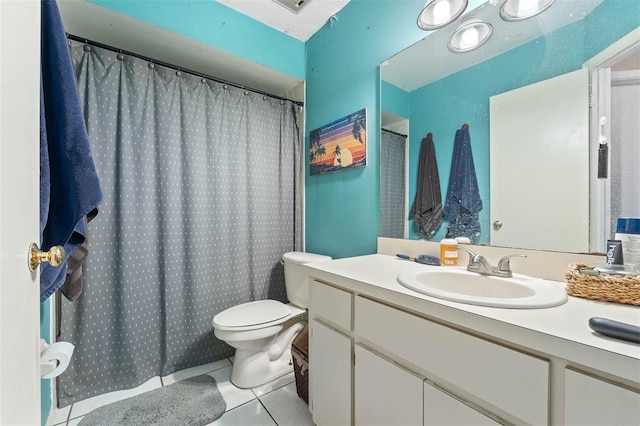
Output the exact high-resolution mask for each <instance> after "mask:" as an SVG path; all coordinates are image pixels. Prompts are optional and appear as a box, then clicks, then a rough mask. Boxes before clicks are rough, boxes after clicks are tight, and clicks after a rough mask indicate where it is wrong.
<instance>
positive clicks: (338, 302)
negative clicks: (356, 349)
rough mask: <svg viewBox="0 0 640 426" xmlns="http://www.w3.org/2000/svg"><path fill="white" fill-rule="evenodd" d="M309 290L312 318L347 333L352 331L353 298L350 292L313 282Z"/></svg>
mask: <svg viewBox="0 0 640 426" xmlns="http://www.w3.org/2000/svg"><path fill="white" fill-rule="evenodd" d="M309 285H310V287H311V288H310V289H309V311H310V313H311V315H312V316H314V317H316V316H319V317H322V319H323V320H325V321H326V322H329V323H331V324H333V325H336V326H338V327H339V328H342V329H344V330H347V331H351V330H352V320H351V318H352V315H351V298H352V294H351V293H349V292H348V291H344V290H340V289H338V288H335V287H331V286H329V285H326V284H323V283H321V282H319V281H316V280H313V281H312V282H311V283H310V284H309Z"/></svg>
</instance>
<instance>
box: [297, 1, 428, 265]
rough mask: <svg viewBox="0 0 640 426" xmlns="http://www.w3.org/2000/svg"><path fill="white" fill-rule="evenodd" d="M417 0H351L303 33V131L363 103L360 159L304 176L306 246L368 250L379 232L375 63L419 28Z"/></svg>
mask: <svg viewBox="0 0 640 426" xmlns="http://www.w3.org/2000/svg"><path fill="white" fill-rule="evenodd" d="M423 6H424V0H406V1H374V0H351V2H349V3H348V4H347V5H346V6H345V7H344V8H343V9H342V10H341V11H340V12H339V13H338V14H337V19H336V20H332V21H331V22H330V23H329V24H327V25H325V26H324V27H323V28H322V29H321V30H320V31H319V32H317V33H316V34H315V35H314V36H313V37H312V38H311V39H310V40H309V41H307V79H306V80H307V98H306V111H307V122H306V130H307V138H306V139H307V140H306V145H305V146H306V152H309V139H308V134H309V131H311V130H313V129H317V128H318V127H321V126H323V125H325V124H327V123H330V122H332V121H334V120H335V119H337V118H340V117H343V116H345V115H347V114H350V113H352V112H354V111H358V110H359V109H361V108H367V121H368V122H367V150H368V153H367V166H366V167H363V168H357V169H350V170H345V171H341V172H336V173H331V174H326V175H320V176H313V177H311V176H309V167H308V161H307V166H306V181H305V196H306V201H305V202H306V205H305V217H306V222H305V225H306V230H305V239H306V250H307V251H310V252H314V253H322V254H327V255H330V256H333V257H335V258H341V257H348V256H355V255H361V254H368V253H375V251H376V248H377V244H376V242H377V237H378V235H379V232H380V183H379V180H380V171H379V156H380V130H379V129H380V106H379V105H380V83H379V64H380V62H382V61H383V60H385V59H387V58H389V57H390V56H392V55H393V54H395V53H397V52H399V51H400V50H402V49H404V48H405V47H407V46H409V45H411V44H413V43H414V42H416V41H418V40H420V39H421V38H422V37H424V36H425V32H424V31H421V30H420V29H418V27H417V25H416V23H415V22H416V18H417V16H418V13H419V12H420V10H421V8H422V7H423Z"/></svg>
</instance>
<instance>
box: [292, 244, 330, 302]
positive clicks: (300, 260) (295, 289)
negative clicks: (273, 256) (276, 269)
mask: <svg viewBox="0 0 640 426" xmlns="http://www.w3.org/2000/svg"><path fill="white" fill-rule="evenodd" d="M327 260H331V257H330V256H324V255H322V254H314V253H305V252H301V251H290V252H288V253H285V254H283V255H282V261H283V262H284V282H285V285H286V288H287V299H289V302H291V303H293V304H294V305H296V306H298V307H300V308H304V309H307V308H308V307H309V282H308V276H307V274H306V273H305V271H304V270H303V268H302V265H304V264H305V263H312V262H324V261H327Z"/></svg>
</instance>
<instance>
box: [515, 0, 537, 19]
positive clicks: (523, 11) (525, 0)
mask: <svg viewBox="0 0 640 426" xmlns="http://www.w3.org/2000/svg"><path fill="white" fill-rule="evenodd" d="M537 9H538V1H537V0H520V1H519V2H518V15H519V16H529V14H531V12H533V11H534V10H537Z"/></svg>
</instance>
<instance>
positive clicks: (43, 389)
mask: <svg viewBox="0 0 640 426" xmlns="http://www.w3.org/2000/svg"><path fill="white" fill-rule="evenodd" d="M50 329H51V299H47V300H45V301H44V302H43V303H41V304H40V338H41V339H44V340H45V341H46V342H47V343H51V333H50ZM52 407H53V395H51V379H46V380H40V418H41V422H42V424H43V425H44V424H45V423H46V422H47V417H49V413H50V412H51V408H52Z"/></svg>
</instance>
